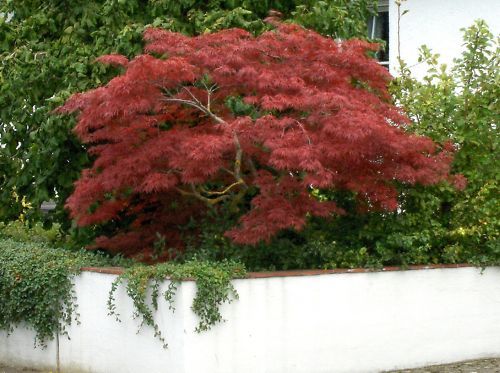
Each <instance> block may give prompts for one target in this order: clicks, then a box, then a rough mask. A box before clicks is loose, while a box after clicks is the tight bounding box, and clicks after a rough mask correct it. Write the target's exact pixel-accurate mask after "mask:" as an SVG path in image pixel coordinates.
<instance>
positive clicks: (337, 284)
mask: <svg viewBox="0 0 500 373" xmlns="http://www.w3.org/2000/svg"><path fill="white" fill-rule="evenodd" d="M114 278H115V276H114V275H107V274H98V273H84V274H82V275H81V276H79V277H78V278H77V279H76V283H75V285H76V291H77V295H78V304H79V313H80V314H81V317H80V320H81V325H79V326H77V325H74V326H72V327H71V328H70V335H71V340H67V339H66V338H61V341H60V361H61V367H62V371H63V372H69V373H76V372H102V373H114V372H117V373H126V372H134V373H136V372H148V373H156V372H169V373H200V372H203V373H234V372H238V373H255V372H259V373H271V372H273V373H275V372H276V373H278V372H280V373H294V372H296V373H299V372H303V373H321V372H325V373H326V372H328V373H331V372H376V371H381V370H386V369H395V368H408V367H416V366H422V365H427V364H433V363H446V362H452V361H459V360H466V359H472V358H482V357H493V356H497V357H498V356H500V268H498V267H496V268H488V269H486V271H485V272H484V274H482V275H481V274H480V271H479V270H478V269H475V268H458V269H429V270H414V271H398V272H385V273H384V272H379V273H351V274H329V275H320V276H304V277H273V278H263V279H248V280H237V281H235V286H236V288H237V290H238V292H239V294H240V300H239V301H236V302H234V303H232V304H229V305H225V306H224V307H223V315H224V317H225V318H226V319H227V322H226V323H224V324H220V325H218V326H216V327H215V328H214V329H213V330H211V331H209V332H205V333H202V334H197V333H195V332H194V331H193V330H194V328H195V326H196V323H197V319H196V316H195V315H194V314H193V313H192V311H191V310H190V306H191V302H192V297H193V295H194V292H195V284H194V283H193V282H184V283H183V284H182V286H181V287H180V288H179V292H178V296H177V299H176V307H177V309H176V312H175V313H174V314H172V313H171V312H170V311H168V310H167V306H166V305H165V304H164V303H162V304H160V307H161V311H160V313H159V315H158V322H159V323H160V325H161V329H162V330H163V331H164V333H165V337H166V339H167V341H168V342H169V349H168V350H164V349H162V347H161V345H160V343H159V342H158V341H157V340H156V339H154V338H153V336H152V331H151V330H150V329H148V328H145V329H143V330H142V331H141V332H140V333H138V334H136V331H137V326H138V321H137V320H133V319H132V318H131V317H130V316H131V314H132V304H131V301H130V299H129V298H128V297H127V296H126V294H125V291H124V290H123V289H121V290H119V291H118V294H117V305H118V311H119V312H120V313H121V315H122V320H123V321H122V322H121V323H118V322H116V321H114V319H113V318H111V317H109V316H107V313H108V311H107V309H106V300H107V294H108V291H109V289H110V286H111V282H112V281H113V279H114ZM55 351H56V350H55V344H54V343H51V344H49V347H48V349H46V350H41V349H39V348H38V349H33V333H32V332H31V331H29V330H25V329H22V328H21V329H17V330H16V331H15V332H14V334H13V335H12V336H10V337H9V338H6V336H5V333H0V362H3V363H8V364H15V365H19V366H35V367H45V368H46V367H50V366H55V356H56V354H55Z"/></svg>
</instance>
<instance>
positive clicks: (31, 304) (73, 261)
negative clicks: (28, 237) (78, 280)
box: [0, 238, 107, 346]
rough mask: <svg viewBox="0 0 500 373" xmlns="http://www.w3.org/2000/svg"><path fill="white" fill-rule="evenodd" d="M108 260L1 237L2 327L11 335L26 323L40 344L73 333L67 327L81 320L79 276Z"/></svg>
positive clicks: (0, 303) (42, 244) (0, 319)
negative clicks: (77, 290)
mask: <svg viewBox="0 0 500 373" xmlns="http://www.w3.org/2000/svg"><path fill="white" fill-rule="evenodd" d="M106 262H107V261H106V260H105V259H104V258H103V257H101V256H99V255H96V254H94V253H89V252H86V251H83V250H82V251H67V250H62V249H56V248H52V247H50V246H48V245H47V244H46V243H40V242H39V243H27V242H23V243H21V242H17V241H14V240H12V239H10V238H3V239H0V329H3V330H6V331H7V332H8V333H9V334H10V333H11V332H12V331H13V330H14V329H15V328H16V327H17V326H19V325H21V324H24V325H26V326H27V327H29V328H33V329H34V330H35V332H36V337H35V345H39V346H45V345H46V343H47V341H49V340H51V339H53V338H54V337H55V336H56V335H57V334H59V335H68V333H67V327H68V326H69V325H70V324H71V323H72V321H77V322H78V312H77V304H76V294H75V290H74V288H73V283H72V280H73V278H74V276H75V275H77V274H78V273H79V272H80V268H81V267H82V266H89V265H104V264H105V263H106Z"/></svg>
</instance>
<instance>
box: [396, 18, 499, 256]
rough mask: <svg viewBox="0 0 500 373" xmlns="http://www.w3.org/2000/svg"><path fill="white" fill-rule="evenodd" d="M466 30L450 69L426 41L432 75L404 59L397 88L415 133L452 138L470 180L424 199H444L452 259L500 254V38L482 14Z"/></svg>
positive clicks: (438, 214)
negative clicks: (417, 71)
mask: <svg viewBox="0 0 500 373" xmlns="http://www.w3.org/2000/svg"><path fill="white" fill-rule="evenodd" d="M463 33H464V48H465V50H464V52H463V54H462V56H461V57H460V58H458V59H457V60H455V63H454V65H453V66H452V67H451V69H448V68H447V66H446V65H440V64H439V59H438V57H439V55H437V54H433V53H432V52H431V51H430V50H429V49H428V48H427V47H425V46H423V47H422V48H421V57H420V62H422V63H427V64H428V67H429V68H428V73H427V76H426V77H425V78H424V79H423V81H418V80H416V79H414V78H413V77H412V76H411V73H410V70H409V68H408V67H407V66H406V65H405V64H404V63H402V66H401V72H402V74H401V77H400V78H399V79H397V80H396V82H395V85H394V92H395V96H396V98H397V100H398V101H399V102H400V103H401V105H402V106H403V107H405V109H406V111H407V112H408V114H409V115H410V116H411V117H412V118H413V119H414V121H415V124H414V126H412V129H411V130H412V131H415V132H417V133H419V134H424V135H427V136H430V137H431V138H433V139H434V140H436V141H438V142H445V141H447V140H451V141H452V142H453V144H454V146H455V148H456V150H457V152H456V156H455V160H454V164H453V168H454V171H455V172H458V173H461V174H463V175H464V176H465V177H466V178H467V181H468V184H467V188H466V189H465V190H464V192H463V193H454V192H452V191H451V190H446V188H441V189H437V190H430V191H429V192H428V193H427V195H426V196H421V197H419V200H420V201H429V200H430V199H434V200H436V201H437V202H438V204H440V205H441V208H440V209H438V210H437V211H434V214H433V215H430V216H431V217H432V220H434V221H436V220H438V219H441V223H440V224H439V226H440V227H439V228H440V229H441V230H444V231H443V232H442V233H440V234H439V236H440V241H441V242H440V243H441V245H443V246H444V255H447V256H448V258H449V260H452V261H463V260H464V258H468V257H470V258H474V260H475V261H477V262H492V261H493V262H495V261H498V260H499V259H500V245H499V243H498V232H499V228H500V226H499V213H498V197H497V196H498V194H499V193H498V192H499V190H498V176H499V175H500V168H499V166H498V164H499V157H498V146H499V136H498V123H499V119H500V103H499V100H498V98H499V97H500V73H499V67H500V66H499V62H500V48H499V37H498V36H496V37H495V36H494V35H492V34H491V32H490V31H489V29H488V27H487V25H486V23H485V22H484V21H481V20H478V21H476V22H475V23H474V25H472V26H471V27H469V28H467V29H463ZM424 211H428V210H425V209H424ZM417 214H418V211H417V210H415V211H412V214H409V218H410V217H411V216H414V217H415V218H418V215H417ZM422 218H423V216H422ZM443 218H444V219H443Z"/></svg>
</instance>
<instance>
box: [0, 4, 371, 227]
mask: <svg viewBox="0 0 500 373" xmlns="http://www.w3.org/2000/svg"><path fill="white" fill-rule="evenodd" d="M375 3H376V1H374V0H358V1H350V0H329V1H313V0H302V1H300V0H295V1H293V0H292V1H279V0H226V1H223V0H211V1H205V0H203V1H202V0H175V1H174V0H149V1H146V0H142V1H141V0H127V1H122V0H106V1H92V0H90V1H88V0H86V1H82V0H74V1H71V2H68V1H55V0H48V1H38V0H15V1H14V0H7V1H3V2H2V3H1V4H0V61H1V63H0V144H1V145H0V206H1V207H0V220H8V219H15V218H16V217H17V216H19V214H20V213H21V212H22V211H23V209H24V206H23V203H22V202H23V201H25V202H26V203H31V206H32V208H31V209H29V210H28V211H27V215H28V216H27V217H28V218H29V219H37V218H39V217H40V215H39V210H38V208H37V207H38V206H40V203H41V202H42V201H44V200H48V199H55V200H56V201H57V202H58V207H57V209H56V212H55V213H54V214H51V215H49V219H51V220H53V219H55V220H59V221H63V222H66V227H67V226H68V224H69V220H68V219H66V216H65V213H64V210H63V208H62V206H63V203H64V201H65V200H66V198H67V196H68V195H69V194H70V193H71V191H72V188H73V182H74V180H76V179H77V177H78V176H79V174H80V171H81V169H82V168H83V167H84V166H85V165H88V162H89V159H88V157H87V155H86V152H85V149H84V147H83V146H82V145H81V144H80V142H79V141H77V140H76V138H75V137H74V136H73V135H72V134H71V130H72V128H73V125H74V123H73V122H71V121H69V120H68V119H67V118H64V119H61V118H58V117H56V116H52V115H50V113H51V112H52V110H53V109H54V108H55V107H57V106H59V105H60V104H62V103H63V102H64V101H65V100H66V99H67V98H68V97H69V96H70V94H71V93H74V92H81V91H86V90H89V89H91V88H94V87H96V86H99V85H101V84H102V83H103V82H106V81H108V80H109V79H110V77H111V76H112V75H114V74H115V72H116V71H115V70H114V69H113V68H109V67H105V66H103V65H101V64H94V63H93V62H94V60H95V59H96V58H97V57H98V56H101V55H104V54H109V53H120V54H122V55H125V56H127V57H131V56H133V55H136V54H137V53H138V52H139V51H140V50H141V49H142V33H143V31H144V29H145V28H146V27H147V26H154V27H161V28H164V29H168V30H173V31H179V32H182V33H185V34H199V33H206V32H211V31H215V30H219V29H223V28H227V27H240V28H244V29H246V30H249V31H251V32H253V33H260V32H262V31H264V30H266V29H267V28H268V25H267V24H266V23H265V22H264V21H263V18H265V17H266V16H267V14H268V12H269V11H270V10H271V9H275V10H276V12H274V15H275V16H279V17H282V19H284V20H290V21H292V22H299V23H302V24H304V25H305V26H307V27H310V28H314V29H315V30H317V31H319V32H320V33H323V34H325V35H330V36H332V37H336V38H349V37H353V36H358V37H363V36H364V33H365V19H366V17H367V16H368V14H369V13H370V12H373V9H375ZM48 222H50V220H48Z"/></svg>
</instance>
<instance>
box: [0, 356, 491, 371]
mask: <svg viewBox="0 0 500 373" xmlns="http://www.w3.org/2000/svg"><path fill="white" fill-rule="evenodd" d="M396 372H397V373H500V359H483V360H469V361H463V362H460V363H454V364H446V365H433V366H429V367H425V368H418V369H405V370H395V371H392V372H390V373H396ZM0 373H55V372H47V371H43V372H42V371H39V370H30V369H14V368H9V367H6V366H3V365H1V364H0ZM63 373H71V372H63ZM144 373H146V372H144ZM332 373H335V372H334V371H332ZM388 373H389V372H388Z"/></svg>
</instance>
